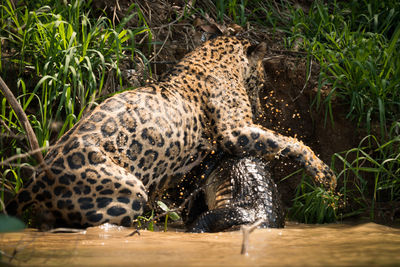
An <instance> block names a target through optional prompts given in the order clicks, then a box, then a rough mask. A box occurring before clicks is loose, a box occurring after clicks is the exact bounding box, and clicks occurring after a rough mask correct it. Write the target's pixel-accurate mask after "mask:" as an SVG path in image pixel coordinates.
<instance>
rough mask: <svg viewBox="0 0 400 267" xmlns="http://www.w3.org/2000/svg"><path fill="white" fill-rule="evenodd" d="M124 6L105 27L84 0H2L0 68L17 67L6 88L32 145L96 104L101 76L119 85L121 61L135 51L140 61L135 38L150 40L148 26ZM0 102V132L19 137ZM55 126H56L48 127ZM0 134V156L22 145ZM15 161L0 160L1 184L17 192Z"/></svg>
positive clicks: (61, 130) (9, 70)
mask: <svg viewBox="0 0 400 267" xmlns="http://www.w3.org/2000/svg"><path fill="white" fill-rule="evenodd" d="M130 11H131V14H128V15H127V16H126V17H125V18H124V20H123V21H122V22H121V23H120V24H118V25H113V23H112V22H111V20H110V19H108V18H107V17H105V16H100V17H98V18H94V16H93V14H91V11H90V2H85V1H71V2H70V3H67V2H63V1H44V0H43V1H35V2H34V3H31V2H30V3H29V4H27V5H22V6H20V7H17V8H15V7H14V6H13V4H12V2H11V1H10V0H7V1H2V5H0V13H1V18H0V25H1V29H0V36H1V43H2V44H3V45H2V48H1V59H2V60H1V61H0V71H1V72H2V73H8V74H11V73H12V72H17V75H16V76H17V77H18V79H17V84H16V85H15V86H14V85H13V87H16V88H15V90H14V91H15V92H14V93H15V95H17V96H18V100H19V101H20V103H21V105H22V106H23V109H24V110H25V112H26V113H27V114H29V115H28V116H29V120H30V122H31V124H32V125H33V128H34V130H35V133H36V136H37V138H38V141H39V145H40V146H42V147H48V146H49V145H50V144H51V143H52V142H51V139H53V140H54V138H58V137H60V136H61V135H62V134H64V133H65V132H66V131H67V130H68V129H69V128H71V127H72V126H73V125H74V124H75V123H76V122H77V121H78V120H79V119H80V118H81V117H82V116H83V114H84V112H85V111H86V110H87V108H88V107H90V106H91V105H96V102H97V101H98V100H99V99H100V98H102V97H104V96H105V94H104V93H103V92H102V90H103V89H104V87H105V83H106V81H107V79H114V77H115V78H116V80H117V84H119V86H120V87H122V75H121V70H120V67H119V66H120V62H121V60H123V59H126V58H130V59H131V60H132V61H135V60H136V57H138V56H141V57H142V58H143V61H144V62H146V58H144V56H143V54H142V53H141V52H140V51H139V50H138V49H137V48H136V42H135V40H136V39H135V38H138V37H141V38H143V37H146V38H148V39H149V40H151V32H150V30H149V28H148V27H147V24H146V22H145V21H144V19H143V16H142V14H141V12H140V9H138V8H137V7H136V6H135V5H132V6H131V8H130ZM131 19H135V20H136V21H137V22H138V24H137V27H136V28H132V29H130V30H126V29H125V28H124V27H125V25H126V23H127V22H128V21H129V20H131ZM32 83H33V84H32ZM114 90H115V89H113V90H112V91H111V92H108V93H114V92H115V91H114ZM1 101H2V108H1V111H0V119H1V121H2V122H3V125H5V127H2V128H1V133H2V134H3V135H10V134H11V135H12V136H20V135H23V134H24V130H23V128H22V127H21V125H20V124H19V121H18V120H17V117H16V115H15V114H14V112H13V111H12V110H11V109H10V107H9V106H8V105H7V103H6V99H5V98H2V99H1ZM57 124H61V125H60V126H59V127H54V125H57ZM4 140H5V139H3V138H2V139H1V142H2V143H1V150H0V158H1V161H3V160H4V159H6V158H7V157H9V156H10V155H15V154H21V153H22V152H23V151H26V141H25V140H21V139H18V138H11V141H10V142H11V143H6V141H4ZM21 163H22V162H21V160H19V161H18V162H17V164H16V165H8V166H3V170H2V176H3V181H5V182H4V183H3V189H4V187H6V188H8V189H9V190H15V191H18V190H19V188H20V186H21V184H22V182H23V181H22V180H21V179H22V178H21V172H20V170H21ZM26 164H29V165H33V166H34V165H35V162H34V161H33V159H32V160H30V161H28V162H26ZM4 179H6V180H4ZM3 192H4V190H3V191H2V193H3Z"/></svg>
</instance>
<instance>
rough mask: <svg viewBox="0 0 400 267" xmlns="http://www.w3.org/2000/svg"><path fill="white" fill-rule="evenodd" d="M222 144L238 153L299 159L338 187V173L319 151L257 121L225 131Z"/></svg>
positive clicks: (325, 181) (320, 179) (321, 179)
mask: <svg viewBox="0 0 400 267" xmlns="http://www.w3.org/2000/svg"><path fill="white" fill-rule="evenodd" d="M221 139H222V144H221V145H222V147H223V148H224V149H225V150H227V151H229V152H230V153H233V154H236V155H246V154H250V155H255V156H259V157H263V158H265V159H272V158H274V157H280V156H284V157H288V158H291V159H294V160H296V161H297V162H298V163H300V164H301V165H302V166H303V167H304V168H305V169H306V171H307V173H308V174H310V175H311V176H313V177H314V178H315V180H317V181H318V182H320V183H321V184H323V185H324V186H326V187H328V188H330V189H331V190H334V189H335V187H336V176H335V174H334V173H333V172H332V170H331V169H330V168H329V167H328V166H327V165H326V164H325V163H324V162H322V160H320V159H319V158H318V157H317V156H316V155H315V153H314V152H313V151H312V150H311V148H309V147H308V146H306V145H305V144H303V142H301V141H299V140H297V139H296V138H292V137H287V136H283V135H281V134H278V133H276V132H274V131H271V130H268V129H266V128H263V127H262V126H259V125H255V124H248V125H245V126H243V127H241V128H240V129H237V128H235V130H232V131H227V130H226V131H224V133H223V134H222V138H221Z"/></svg>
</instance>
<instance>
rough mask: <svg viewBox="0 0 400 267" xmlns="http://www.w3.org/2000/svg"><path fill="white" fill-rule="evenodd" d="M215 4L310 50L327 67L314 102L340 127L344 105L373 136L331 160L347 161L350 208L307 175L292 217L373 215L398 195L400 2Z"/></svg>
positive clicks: (344, 178)
mask: <svg viewBox="0 0 400 267" xmlns="http://www.w3.org/2000/svg"><path fill="white" fill-rule="evenodd" d="M215 5H216V7H217V9H218V11H219V13H218V18H223V17H229V18H230V19H231V20H232V21H233V22H235V23H238V24H240V25H242V26H243V25H244V23H251V24H258V25H259V26H260V25H261V26H262V27H269V28H271V29H272V32H273V33H279V35H282V34H283V35H284V43H285V49H289V50H290V49H293V48H296V49H300V50H301V51H303V52H307V53H308V56H307V59H308V61H309V62H308V64H310V60H313V61H314V62H317V63H318V64H319V66H320V74H319V79H318V89H319V90H318V93H317V95H316V97H315V98H314V99H313V102H312V107H313V108H315V109H317V110H318V109H321V108H323V109H324V110H325V121H326V122H329V121H330V123H332V124H333V125H334V123H335V117H336V116H337V115H336V114H335V113H334V107H335V106H336V107H337V106H341V107H342V108H344V109H345V110H347V115H346V116H347V118H348V119H349V120H352V121H354V122H355V124H356V125H357V126H358V128H360V129H361V130H360V133H364V134H365V135H366V137H365V138H364V139H363V140H362V141H361V143H360V145H359V146H358V147H355V148H352V149H349V150H348V151H344V152H341V153H337V154H335V155H334V156H333V158H332V159H333V161H332V166H333V165H335V163H338V162H341V163H342V168H341V169H338V170H337V174H338V180H339V185H340V187H339V188H338V190H339V192H340V194H343V201H344V204H345V205H347V206H346V208H345V209H343V210H342V211H338V210H334V209H333V207H336V208H337V207H338V206H337V205H336V204H338V203H336V201H337V199H336V198H334V197H333V196H331V197H329V195H326V193H323V191H321V190H322V189H321V188H319V186H317V185H315V184H314V183H313V182H311V181H310V180H308V179H304V177H303V181H302V183H301V184H300V185H299V187H298V189H297V196H296V199H295V200H294V206H293V207H292V209H291V212H290V215H291V218H294V219H297V220H299V221H303V222H319V223H320V222H326V221H332V220H333V218H337V217H338V214H339V213H338V212H344V214H342V216H350V215H351V214H361V213H365V212H368V213H369V214H370V218H371V219H373V218H374V216H375V215H376V214H374V207H375V204H376V202H379V201H399V200H400V186H399V184H400V175H399V171H398V167H399V162H400V161H399V158H400V156H399V152H400V151H399V145H398V143H399V142H398V141H399V137H398V135H399V133H398V131H399V130H398V127H399V121H400V2H399V1H395V0H385V1H378V0H375V1H366V0H362V1H355V0H353V1H318V0H317V1H314V2H313V3H312V5H311V6H310V7H309V10H305V9H303V8H302V7H301V6H299V5H294V4H292V3H291V2H290V1H287V0H280V1H248V2H246V1H244V2H243V1H241V2H240V3H239V1H233V0H226V1H215ZM239 10H240V11H241V12H242V13H240V12H238V11H239ZM238 14H239V15H240V16H238ZM239 18H240V19H239ZM326 89H328V90H326ZM332 203H336V204H334V205H333V204H332Z"/></svg>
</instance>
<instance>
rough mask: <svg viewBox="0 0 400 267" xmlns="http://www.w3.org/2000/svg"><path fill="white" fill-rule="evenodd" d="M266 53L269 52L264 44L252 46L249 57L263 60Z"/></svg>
mask: <svg viewBox="0 0 400 267" xmlns="http://www.w3.org/2000/svg"><path fill="white" fill-rule="evenodd" d="M266 52H267V44H266V43H264V42H263V43H260V44H258V45H252V46H250V47H249V48H248V49H247V56H248V57H251V58H254V59H257V60H261V59H262V58H263V57H264V55H265V53H266Z"/></svg>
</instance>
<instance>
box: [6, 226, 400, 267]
mask: <svg viewBox="0 0 400 267" xmlns="http://www.w3.org/2000/svg"><path fill="white" fill-rule="evenodd" d="M131 232H132V229H126V228H120V227H111V228H110V227H108V228H107V227H96V228H89V229H88V230H87V231H86V232H85V233H76V234H72V233H61V234H60V233H57V234H51V233H39V232H36V231H33V230H26V231H25V232H22V233H9V234H3V235H0V249H1V250H3V251H4V252H6V253H7V254H12V253H13V251H14V249H15V248H16V251H17V253H16V255H15V258H14V259H13V260H12V261H11V263H12V264H14V265H22V266H221V265H223V266H400V229H397V228H390V227H386V226H381V225H377V224H374V223H366V224H360V225H356V226H354V225H345V224H330V225H317V226H315V225H302V224H293V223H291V224H289V225H288V226H287V227H286V228H285V229H257V230H255V231H254V232H253V233H252V234H251V236H250V240H249V242H250V246H249V249H248V254H247V255H241V254H240V249H241V242H242V233H241V232H240V231H237V232H226V233H217V234H188V233H182V232H174V231H170V232H166V233H164V232H149V231H141V235H140V236H138V235H134V236H130V237H127V235H128V234H130V233H131ZM5 262H8V260H7V257H4V256H3V265H5ZM1 265H2V263H1V262H0V266H1ZM5 266H6V265H5Z"/></svg>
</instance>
